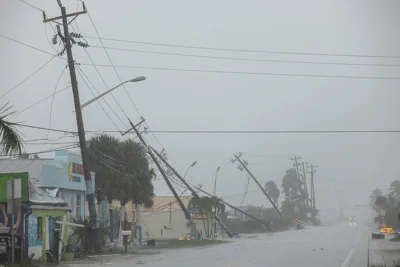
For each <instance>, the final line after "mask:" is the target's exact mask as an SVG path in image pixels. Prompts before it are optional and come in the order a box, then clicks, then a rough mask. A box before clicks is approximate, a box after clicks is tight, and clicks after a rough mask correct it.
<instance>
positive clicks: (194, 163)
mask: <svg viewBox="0 0 400 267" xmlns="http://www.w3.org/2000/svg"><path fill="white" fill-rule="evenodd" d="M196 163H197V161H195V162H193V163H192V165H190V166H189V168H187V170H186V172H185V175H184V176H183V179H185V178H186V174H187V173H188V171H189V170H190V168H192V167H193V166H194V165H196Z"/></svg>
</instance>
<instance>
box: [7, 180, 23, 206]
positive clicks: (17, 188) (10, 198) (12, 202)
mask: <svg viewBox="0 0 400 267" xmlns="http://www.w3.org/2000/svg"><path fill="white" fill-rule="evenodd" d="M20 211H21V179H12V180H8V181H7V212H8V213H11V214H14V213H16V212H20Z"/></svg>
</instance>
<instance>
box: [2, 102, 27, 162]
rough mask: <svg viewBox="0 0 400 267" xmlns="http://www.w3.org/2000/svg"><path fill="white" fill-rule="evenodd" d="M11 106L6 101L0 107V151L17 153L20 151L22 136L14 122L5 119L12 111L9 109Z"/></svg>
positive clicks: (19, 153)
mask: <svg viewBox="0 0 400 267" xmlns="http://www.w3.org/2000/svg"><path fill="white" fill-rule="evenodd" d="M11 108H12V106H10V105H9V104H8V103H6V104H5V105H4V106H3V107H1V108H0V140H1V150H2V153H4V154H6V155H8V154H18V155H21V153H22V147H23V146H22V138H21V136H20V133H19V132H18V130H17V129H16V123H13V122H10V121H8V120H7V117H8V116H10V115H11V114H14V112H12V111H10V109H11Z"/></svg>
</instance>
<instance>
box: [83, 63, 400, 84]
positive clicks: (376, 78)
mask: <svg viewBox="0 0 400 267" xmlns="http://www.w3.org/2000/svg"><path fill="white" fill-rule="evenodd" d="M78 64H80V65H83V66H92V64H88V63H78ZM97 67H113V68H129V69H146V70H166V71H182V72H199V73H218V74H241V75H242V74H243V75H260V76H284V77H308V78H339V79H368V80H400V77H380V76H349V75H322V74H297V73H272V72H246V71H226V70H205V69H184V68H162V67H146V66H129V65H108V64H97Z"/></svg>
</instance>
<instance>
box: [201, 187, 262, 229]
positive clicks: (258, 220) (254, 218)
mask: <svg viewBox="0 0 400 267" xmlns="http://www.w3.org/2000/svg"><path fill="white" fill-rule="evenodd" d="M195 188H196V189H197V190H199V191H200V192H202V193H204V194H206V195H207V196H209V197H212V196H213V195H211V194H210V193H208V192H206V191H204V190H203V189H201V188H200V187H197V186H195ZM221 202H222V203H224V204H225V205H227V206H228V207H230V208H232V209H234V210H235V211H238V212H240V213H243V214H244V215H246V216H247V217H249V218H252V219H253V220H255V221H257V222H259V223H261V224H262V225H264V226H265V227H266V228H268V229H269V230H270V227H269V225H267V224H266V223H265V222H263V221H261V220H260V219H258V218H257V217H254V216H253V215H251V214H249V213H247V212H245V211H243V210H241V209H239V208H237V207H235V206H233V205H231V204H229V203H227V202H225V201H224V200H222V199H221Z"/></svg>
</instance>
